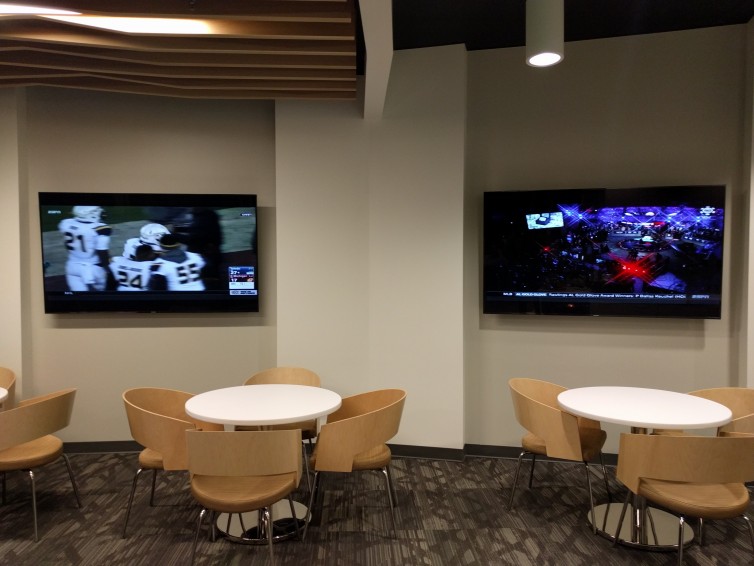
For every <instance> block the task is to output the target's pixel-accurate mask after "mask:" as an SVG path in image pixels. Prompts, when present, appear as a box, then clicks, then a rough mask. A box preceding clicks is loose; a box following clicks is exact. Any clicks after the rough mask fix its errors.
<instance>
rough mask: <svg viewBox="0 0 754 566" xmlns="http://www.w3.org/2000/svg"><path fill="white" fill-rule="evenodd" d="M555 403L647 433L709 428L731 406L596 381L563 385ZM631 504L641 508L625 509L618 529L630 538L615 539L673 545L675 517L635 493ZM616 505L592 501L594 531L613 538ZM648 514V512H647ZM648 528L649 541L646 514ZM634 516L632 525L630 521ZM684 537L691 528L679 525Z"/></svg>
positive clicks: (725, 417) (649, 546) (726, 418)
mask: <svg viewBox="0 0 754 566" xmlns="http://www.w3.org/2000/svg"><path fill="white" fill-rule="evenodd" d="M558 404H559V405H560V407H561V408H562V409H563V410H565V411H567V412H569V413H571V414H574V415H577V416H579V417H586V418H589V419H593V420H596V421H601V422H608V423H614V424H620V425H626V426H630V427H631V432H633V433H638V434H647V433H648V432H649V431H650V430H651V429H667V430H684V429H687V430H693V429H706V428H714V427H718V426H721V425H724V424H726V423H728V422H730V420H731V418H732V417H733V415H732V413H731V410H730V409H729V408H728V407H726V406H725V405H721V404H720V403H716V402H714V401H710V400H709V399H704V398H702V397H695V396H694V395H687V394H685V393H678V392H675V391H665V390H662V389H647V388H643V387H619V386H597V387H579V388H576V389H568V390H566V391H563V392H562V393H560V394H559V395H558ZM633 505H634V508H635V509H639V510H640V511H641V512H640V513H637V514H636V515H635V517H634V516H633V514H632V513H626V517H625V519H624V523H623V528H621V532H623V533H626V532H628V533H631V535H630V538H627V539H619V540H618V542H619V543H620V544H623V545H626V546H631V547H634V548H641V549H645V550H667V551H674V550H677V544H678V518H677V517H675V516H674V515H671V514H669V513H666V512H664V511H661V510H659V509H651V510H649V511H648V508H647V506H646V503H645V502H644V501H643V500H641V499H639V498H635V500H634V503H633ZM620 507H621V506H620V505H616V506H612V505H611V504H609V503H608V504H603V505H597V506H595V508H594V514H595V521H596V522H597V532H598V533H600V534H601V535H603V536H605V537H607V538H609V539H610V540H613V538H614V533H615V532H616V531H617V527H618V517H619V515H620ZM647 513H649V515H647ZM647 517H649V519H650V520H649V525H650V526H651V527H652V533H653V535H654V542H652V543H650V542H649V538H648V533H647V528H646V526H645V525H646V518H647ZM634 518H636V520H637V521H638V524H635V523H634ZM685 529H686V530H685V531H684V541H685V542H686V543H688V542H690V541H691V540H693V536H694V532H693V530H692V529H691V527H689V526H688V525H686V526H685Z"/></svg>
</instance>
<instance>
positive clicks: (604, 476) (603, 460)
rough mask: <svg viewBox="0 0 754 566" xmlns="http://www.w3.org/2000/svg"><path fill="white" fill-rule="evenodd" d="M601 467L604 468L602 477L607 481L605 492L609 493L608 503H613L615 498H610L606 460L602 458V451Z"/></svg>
mask: <svg viewBox="0 0 754 566" xmlns="http://www.w3.org/2000/svg"><path fill="white" fill-rule="evenodd" d="M600 466H602V477H603V478H604V479H605V491H606V492H607V502H608V503H612V502H613V498H612V497H611V496H610V484H609V481H608V479H607V468H605V459H604V458H603V457H602V451H600Z"/></svg>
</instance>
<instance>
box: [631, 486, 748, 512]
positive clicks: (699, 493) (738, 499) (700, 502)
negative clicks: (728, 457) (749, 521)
mask: <svg viewBox="0 0 754 566" xmlns="http://www.w3.org/2000/svg"><path fill="white" fill-rule="evenodd" d="M639 495H641V496H642V497H646V498H647V499H650V500H651V501H653V502H654V503H658V504H659V505H661V506H663V507H667V508H669V509H673V510H674V511H675V512H676V513H681V514H682V515H688V516H690V517H704V518H705V519H728V518H730V517H735V516H738V515H743V514H744V513H745V512H746V510H747V509H748V507H749V502H750V498H749V490H748V489H746V486H745V485H744V484H742V483H723V484H700V483H697V484H689V483H684V482H672V481H663V480H650V479H646V478H644V479H642V480H641V484H640V486H639Z"/></svg>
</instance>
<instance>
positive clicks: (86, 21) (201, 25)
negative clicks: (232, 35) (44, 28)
mask: <svg viewBox="0 0 754 566" xmlns="http://www.w3.org/2000/svg"><path fill="white" fill-rule="evenodd" d="M45 17H47V18H48V19H50V20H58V21H62V22H67V23H70V24H78V25H82V26H88V27H94V28H99V29H107V30H110V31H120V32H124V33H143V34H150V33H154V34H176V35H208V34H211V33H212V29H211V26H210V25H209V24H208V23H207V22H206V21H204V20H190V19H183V18H125V17H124V18H119V17H108V16H45Z"/></svg>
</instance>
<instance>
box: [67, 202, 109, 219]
mask: <svg viewBox="0 0 754 566" xmlns="http://www.w3.org/2000/svg"><path fill="white" fill-rule="evenodd" d="M103 212H105V211H104V209H103V208H102V207H101V206H74V207H73V216H74V218H76V219H77V220H84V221H85V222H99V221H100V220H101V218H102V213H103Z"/></svg>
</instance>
